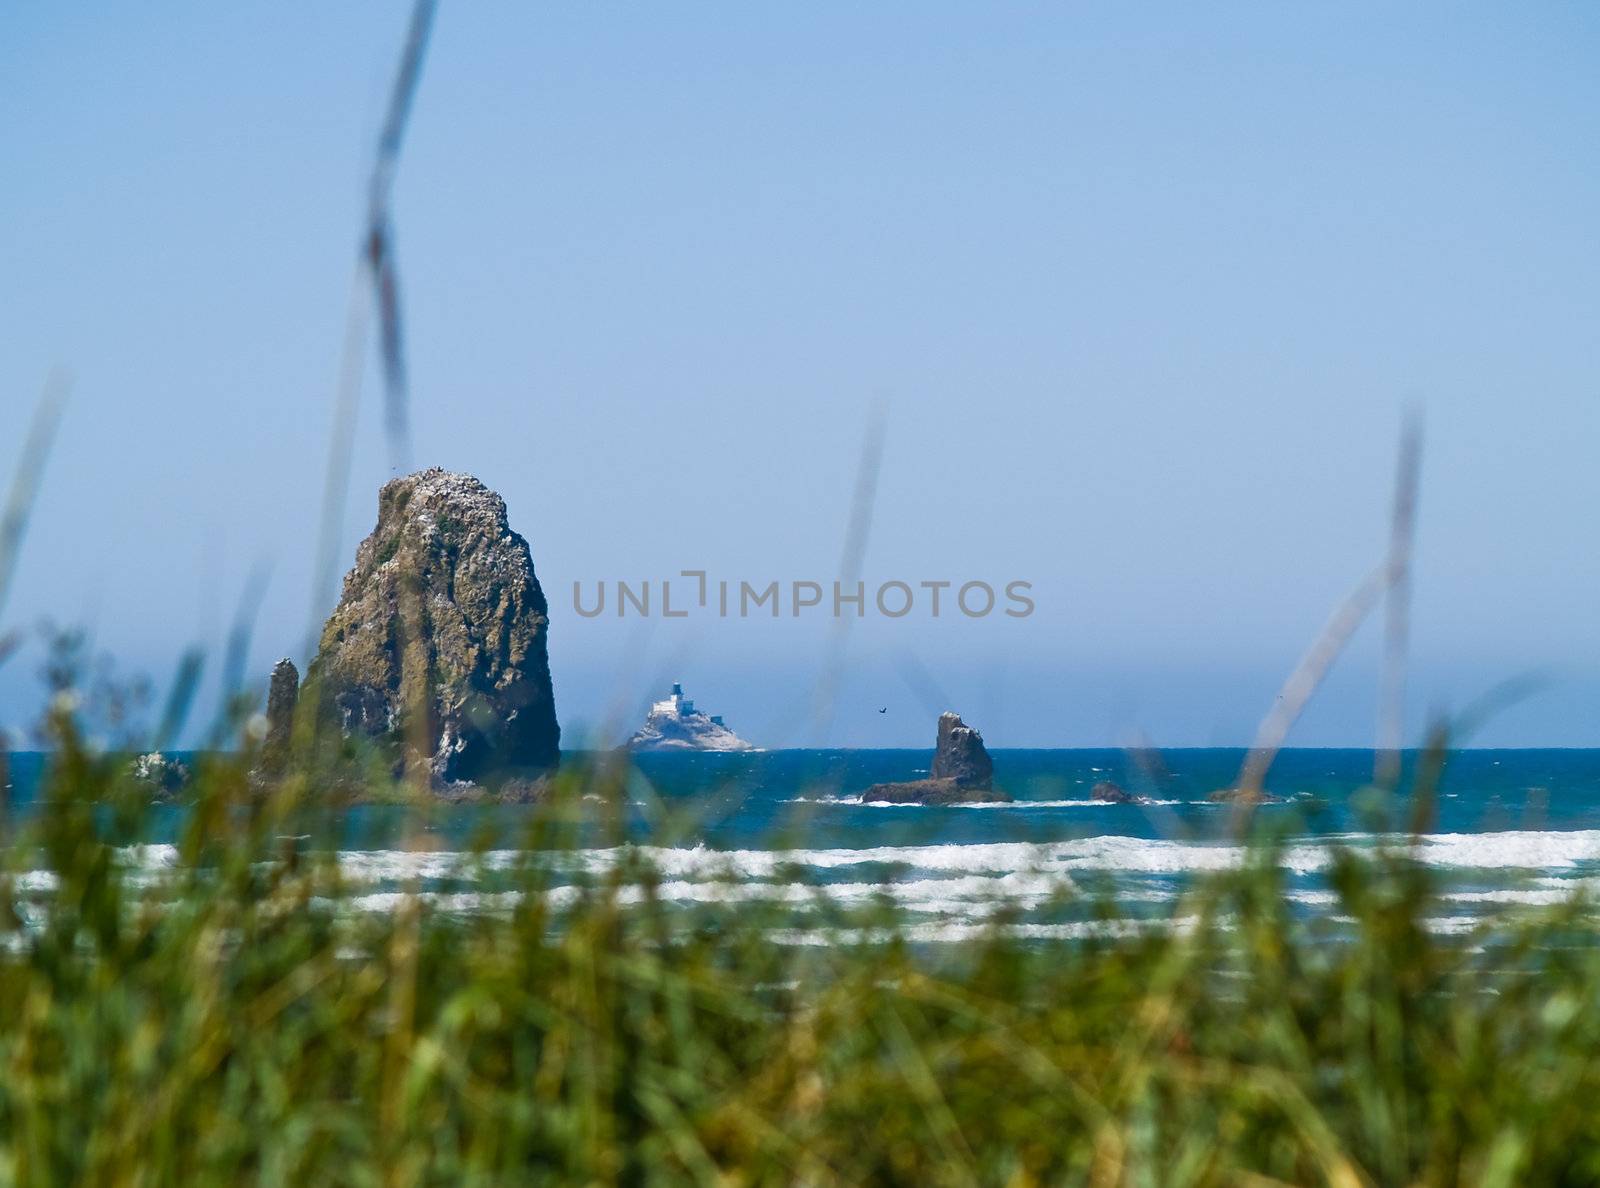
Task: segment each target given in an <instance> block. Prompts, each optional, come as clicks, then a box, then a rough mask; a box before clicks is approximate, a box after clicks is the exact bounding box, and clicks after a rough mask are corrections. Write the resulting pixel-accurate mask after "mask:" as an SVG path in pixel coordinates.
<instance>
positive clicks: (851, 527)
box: [812, 403, 886, 746]
mask: <svg viewBox="0 0 1600 1188" xmlns="http://www.w3.org/2000/svg"><path fill="white" fill-rule="evenodd" d="M885 432H886V430H885V413H884V408H883V405H882V404H881V403H880V404H877V405H875V406H874V407H873V410H872V413H871V415H870V417H869V419H868V421H867V428H866V432H865V433H864V434H863V435H862V438H861V459H860V461H859V462H858V463H857V465H856V485H855V492H854V494H853V495H852V497H851V500H850V519H849V521H848V522H847V524H846V527H845V534H844V549H843V551H842V553H841V555H840V558H839V582H840V584H841V586H842V588H843V589H844V590H845V592H847V593H848V592H849V591H850V590H852V589H853V588H854V587H855V585H856V583H857V582H858V581H860V580H861V576H862V569H863V566H864V565H865V562H866V555H867V539H868V538H869V537H870V536H871V535H872V515H873V510H874V509H875V507H876V506H877V500H878V474H879V472H880V471H881V470H882V469H883V442H884V436H885ZM865 596H866V594H865V589H864V588H863V591H862V597H865ZM849 634H850V616H849V615H847V614H844V613H843V612H842V611H841V613H839V614H837V615H835V616H834V618H833V629H832V630H831V631H830V632H829V636H828V648H827V651H826V652H825V653H824V656H823V662H822V672H821V674H820V675H819V677H818V680H817V688H816V694H815V699H814V701H813V703H812V731H813V733H814V735H815V738H814V740H813V742H812V745H817V746H822V745H826V743H827V735H828V732H829V730H831V729H832V727H833V718H834V712H835V710H836V708H837V702H838V699H839V685H840V683H841V682H842V681H843V678H844V656H845V642H846V640H847V638H848V636H849Z"/></svg>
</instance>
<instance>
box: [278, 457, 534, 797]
mask: <svg viewBox="0 0 1600 1188" xmlns="http://www.w3.org/2000/svg"><path fill="white" fill-rule="evenodd" d="M548 629H549V610H548V607H547V605H546V603H545V598H544V591H542V590H541V589H540V588H539V579H538V578H537V577H536V576H535V575H534V572H533V558H532V556H531V555H530V554H529V552H528V542H527V541H526V540H524V539H523V538H522V537H521V536H519V535H517V533H515V532H513V531H512V530H511V526H510V524H509V522H508V521H507V518H506V505H505V501H504V500H503V499H501V498H500V496H498V495H496V494H495V493H494V492H493V491H491V490H489V488H487V487H485V486H484V485H483V484H482V483H480V482H479V481H478V480H477V479H475V478H473V477H471V476H470V475H465V474H450V473H447V472H446V471H443V470H440V469H438V468H434V469H432V470H425V471H423V472H421V473H420V474H413V475H408V476H406V477H405V478H399V479H394V480H392V481H390V482H388V483H386V484H385V485H384V487H383V490H382V491H381V492H379V494H378V526H377V527H376V528H374V529H373V530H372V534H371V535H370V536H368V537H367V539H366V540H364V541H362V542H361V547H360V548H359V549H358V550H357V551H356V564H355V568H354V569H352V570H351V571H350V572H349V573H348V574H347V575H346V576H345V579H344V592H343V594H342V596H341V597H340V599H339V605H338V607H336V608H335V610H334V612H333V614H332V615H331V616H330V617H329V619H328V622H327V624H326V626H324V627H323V629H322V640H321V643H320V645H319V647H318V652H317V657H316V659H315V660H314V661H312V664H311V668H310V670H309V671H308V673H307V688H308V689H309V688H311V687H312V685H313V684H315V685H316V686H317V687H318V695H319V696H320V697H321V699H322V701H323V704H324V705H331V706H332V708H333V710H334V711H335V712H336V713H337V715H338V718H339V721H340V724H341V725H342V727H343V728H344V730H345V732H346V733H347V734H365V735H369V736H372V737H375V738H380V739H389V740H392V741H394V742H396V743H398V744H401V745H414V746H416V747H417V748H418V749H420V750H423V751H424V752H425V755H426V758H427V760H428V763H429V766H430V767H431V770H432V773H433V776H434V778H435V779H436V780H438V781H440V782H442V783H449V782H452V781H456V780H471V781H480V780H483V779H485V778H493V777H498V776H502V775H514V774H531V773H535V772H542V771H548V770H550V769H551V768H553V767H555V766H556V764H557V762H558V761H559V759H560V743H561V728H560V727H559V726H558V725H557V724H556V710H555V699H554V697H553V696H552V694H551V690H550V662H549V656H548V651H547V642H546V633H547V631H548ZM419 716H420V717H421V719H422V720H420V721H419V720H418V718H419Z"/></svg>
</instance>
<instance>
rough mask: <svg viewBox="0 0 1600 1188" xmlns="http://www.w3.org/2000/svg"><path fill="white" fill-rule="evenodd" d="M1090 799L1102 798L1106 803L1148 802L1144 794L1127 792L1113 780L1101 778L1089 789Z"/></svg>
mask: <svg viewBox="0 0 1600 1188" xmlns="http://www.w3.org/2000/svg"><path fill="white" fill-rule="evenodd" d="M1089 798H1090V799H1091V800H1103V801H1105V802H1107V803H1108V804H1148V803H1149V799H1148V798H1147V797H1144V796H1139V795H1136V794H1135V793H1132V792H1129V791H1128V790H1127V789H1126V788H1124V787H1123V786H1122V785H1121V784H1119V783H1117V782H1116V781H1115V780H1101V781H1100V782H1099V783H1098V784H1096V785H1095V786H1094V787H1093V788H1090V789H1089Z"/></svg>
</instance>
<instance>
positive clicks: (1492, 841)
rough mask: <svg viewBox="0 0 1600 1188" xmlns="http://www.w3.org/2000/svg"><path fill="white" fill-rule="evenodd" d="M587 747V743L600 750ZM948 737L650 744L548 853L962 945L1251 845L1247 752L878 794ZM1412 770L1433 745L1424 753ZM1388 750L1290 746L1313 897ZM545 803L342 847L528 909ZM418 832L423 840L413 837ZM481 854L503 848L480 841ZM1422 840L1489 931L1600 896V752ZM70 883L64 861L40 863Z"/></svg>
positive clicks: (807, 936)
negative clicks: (562, 846) (629, 862)
mask: <svg viewBox="0 0 1600 1188" xmlns="http://www.w3.org/2000/svg"><path fill="white" fill-rule="evenodd" d="M586 758H587V757H585V756H583V755H581V754H580V755H574V756H570V757H569V762H573V763H577V764H582V763H583V762H585V761H586ZM929 758H930V755H929V753H928V752H927V751H776V752H758V753H753V754H742V755H740V754H709V753H703V754H702V753H686V754H660V755H644V756H640V757H638V759H637V769H636V771H635V773H634V774H633V775H632V777H631V778H630V780H629V783H628V786H627V799H628V804H629V813H628V823H627V828H628V831H629V834H630V836H631V838H632V841H631V842H629V843H627V844H625V845H621V846H619V845H616V844H614V843H615V839H614V838H613V839H610V840H609V841H602V840H601V839H600V838H599V837H595V838H593V839H591V841H592V843H593V844H587V845H586V844H583V843H582V842H580V844H579V846H578V847H577V848H576V849H574V850H572V851H568V852H563V853H562V854H560V855H555V856H552V857H551V858H550V859H549V862H550V865H551V867H552V869H553V870H554V872H555V873H554V877H553V880H552V881H553V884H554V886H553V889H552V891H551V892H550V894H551V895H552V896H553V897H555V898H556V899H558V900H559V899H560V898H562V897H563V896H573V895H576V894H578V886H579V884H581V883H582V882H583V881H584V879H585V878H587V877H589V876H593V875H595V874H598V873H601V872H604V871H605V870H607V869H609V868H610V867H611V866H613V865H614V864H615V863H617V862H620V861H623V860H625V859H628V858H631V857H644V858H647V859H648V860H649V861H650V863H651V864H652V865H653V866H654V867H655V868H656V869H657V870H659V872H660V878H661V882H660V885H659V887H658V888H657V889H656V891H655V894H656V895H657V896H658V897H659V898H662V899H665V900H668V901H670V902H673V903H679V904H683V905H685V907H686V909H690V908H692V907H693V906H694V905H697V904H720V903H728V902H737V903H750V902H766V903H770V904H776V905H782V906H784V907H785V908H786V909H788V910H790V912H791V915H792V917H793V920H794V927H792V928H789V929H786V930H785V931H784V935H783V936H781V937H779V939H784V940H790V941H795V942H805V941H809V940H822V939H827V938H828V936H830V935H831V934H826V933H823V932H821V931H819V930H815V929H810V928H808V927H807V926H806V921H807V917H808V913H812V912H815V911H820V910H821V905H820V904H819V903H818V899H817V891H818V889H819V888H821V889H825V890H826V892H827V894H828V896H829V897H830V899H831V901H832V903H833V904H835V905H837V904H843V905H846V906H849V905H851V904H859V905H865V904H869V903H872V902H875V901H877V900H878V899H879V898H880V897H883V896H888V897H891V898H893V899H894V900H896V901H897V902H898V903H899V904H900V905H901V906H902V907H904V908H905V910H906V911H907V912H908V913H909V914H910V916H909V918H910V920H911V921H912V926H911V928H912V935H913V937H914V938H921V939H924V940H928V941H956V940H960V939H962V938H963V937H966V936H969V935H972V934H973V933H974V932H976V931H980V930H982V929H984V928H986V927H989V926H990V923H991V921H992V920H993V918H994V917H995V916H996V914H997V912H999V911H1000V909H1001V905H1002V904H1003V905H1005V908H1006V923H1005V927H1007V928H1009V929H1011V930H1012V931H1014V932H1017V933H1019V934H1020V935H1024V936H1029V935H1037V936H1051V935H1069V936H1070V935H1079V934H1082V933H1084V932H1086V931H1094V930H1101V931H1103V930H1105V929H1106V928H1108V927H1112V926H1108V925H1106V924H1104V923H1103V922H1100V921H1098V920H1097V919H1095V918H1093V917H1095V916H1097V915H1098V913H1097V912H1091V911H1089V910H1088V907H1087V905H1089V904H1090V903H1091V902H1092V901H1094V900H1096V899H1100V900H1106V899H1109V900H1114V901H1115V902H1116V906H1117V911H1118V913H1119V915H1121V916H1123V917H1125V920H1124V922H1123V923H1121V924H1118V925H1116V927H1138V926H1140V924H1141V922H1147V923H1149V924H1151V925H1159V926H1170V923H1171V916H1172V910H1173V906H1174V903H1175V902H1176V900H1177V898H1178V896H1179V895H1180V893H1181V892H1182V890H1183V889H1184V887H1185V886H1186V885H1187V884H1188V883H1189V882H1190V881H1192V879H1193V877H1194V876H1195V875H1197V874H1201V873H1204V872H1207V871H1214V870H1218V869H1224V868H1226V867H1228V866H1230V865H1232V864H1236V863H1238V862H1239V861H1240V860H1241V857H1242V853H1243V852H1242V850H1241V849H1240V847H1239V846H1238V845H1236V844H1235V843H1234V842H1233V840H1232V839H1231V838H1230V836H1229V831H1228V830H1229V822H1230V816H1231V810H1230V809H1229V807H1228V806H1219V805H1213V804H1211V803H1209V802H1207V801H1206V799H1205V797H1206V795H1207V793H1209V792H1210V791H1212V790H1213V789H1215V788H1219V787H1225V786H1227V785H1229V784H1231V783H1232V782H1233V780H1234V779H1235V777H1236V775H1237V772H1238V769H1239V765H1240V763H1241V762H1242V761H1243V758H1244V752H1242V751H1240V750H1235V749H1217V750H1177V751H1167V752H1163V753H1162V754H1161V756H1160V759H1159V763H1158V770H1157V771H1156V772H1154V773H1152V772H1151V771H1148V770H1144V769H1142V768H1141V767H1140V766H1138V765H1136V764H1135V763H1134V762H1133V761H1132V760H1131V759H1130V758H1129V756H1127V755H1126V754H1125V753H1123V752H1121V751H1116V750H997V751H995V752H994V760H995V770H996V779H997V783H998V784H999V785H1000V786H1002V787H1004V788H1005V789H1006V790H1007V791H1008V792H1009V793H1010V794H1011V795H1012V796H1014V797H1015V798H1016V799H1015V801H1014V802H1013V803H999V802H995V803H989V804H975V805H961V806H947V807H923V806H905V805H882V804H863V803H861V802H860V797H861V793H862V791H863V790H864V789H865V788H866V787H867V786H868V785H870V784H873V783H877V782H880V781H884V780H900V779H912V778H916V777H918V776H920V775H924V774H926V768H927V764H928V761H929ZM1407 758H1408V769H1409V765H1410V763H1411V762H1414V758H1415V757H1414V756H1408V757H1407ZM43 764H44V758H43V757H42V756H39V755H18V756H13V758H12V778H13V787H12V788H11V790H10V797H11V804H12V807H13V809H14V810H15V811H17V812H19V813H22V814H24V815H25V814H26V813H27V812H28V811H30V808H31V807H32V806H33V804H34V802H35V793H36V790H37V785H38V781H39V777H40V772H41V769H42V767H43ZM1371 767H1372V754H1371V752H1370V751H1358V750H1309V749H1307V750H1289V751H1285V752H1283V753H1282V754H1281V755H1280V756H1279V758H1278V760H1277V762H1276V763H1275V764H1274V766H1273V769H1272V773H1271V777H1270V778H1269V780H1268V782H1267V786H1268V788H1269V790H1271V791H1273V792H1274V793H1276V794H1278V795H1280V796H1284V797H1286V798H1287V800H1286V802H1285V803H1282V804H1274V805H1266V806H1263V807H1262V808H1260V809H1259V810H1258V821H1259V823H1260V825H1261V826H1262V827H1263V828H1266V829H1269V830H1272V831H1274V832H1276V833H1278V834H1279V835H1281V836H1282V837H1283V839H1284V846H1283V850H1282V865H1283V867H1284V871H1285V878H1286V881H1287V885H1288V887H1289V889H1290V895H1291V898H1292V899H1293V900H1294V902H1295V904H1296V905H1297V909H1298V910H1301V911H1304V912H1306V913H1317V912H1333V911H1335V910H1336V905H1335V903H1334V899H1333V896H1332V893H1331V892H1330V891H1329V890H1328V887H1327V884H1326V870H1327V866H1328V862H1329V852H1330V850H1329V847H1330V844H1338V845H1344V846H1353V847H1363V846H1372V845H1375V844H1378V842H1379V841H1380V840H1382V839H1383V837H1384V836H1386V830H1388V829H1392V828H1394V827H1395V825H1396V823H1398V822H1403V821H1404V820H1405V819H1406V813H1407V811H1408V804H1407V802H1406V799H1405V797H1404V796H1403V795H1402V796H1400V797H1396V798H1392V799H1391V800H1390V801H1387V802H1386V801H1384V800H1383V799H1382V798H1377V797H1374V796H1373V795H1372V794H1371V793H1370V791H1363V789H1364V788H1365V785H1366V784H1367V781H1368V780H1369V778H1370V775H1371ZM1105 779H1111V780H1115V781H1117V782H1118V783H1120V784H1122V785H1123V786H1124V787H1126V788H1128V789H1130V790H1132V791H1135V792H1139V793H1142V794H1144V795H1146V796H1148V797H1149V798H1150V801H1151V803H1149V804H1144V805H1113V804H1104V803H1101V802H1097V801H1094V800H1092V799H1091V798H1090V796H1089V791H1090V788H1091V787H1092V786H1093V785H1094V784H1095V783H1096V782H1098V781H1100V780H1105ZM531 811H532V810H530V809H528V808H525V807H520V806H492V807H485V806H461V807H451V808H447V809H443V810H441V811H440V812H439V813H437V814H436V816H435V819H434V820H433V821H432V822H431V823H430V825H429V828H428V830H427V832H426V833H425V834H424V835H423V837H422V838H421V840H420V842H419V841H418V839H417V837H416V836H415V833H414V831H407V829H406V825H407V814H406V812H405V810H403V809H400V808H395V807H390V806H367V807H362V808H358V809H355V810H352V811H351V812H350V813H348V814H347V817H346V819H345V821H344V823H343V830H344V836H343V838H342V840H341V841H340V842H339V843H338V845H339V847H340V861H341V864H342V866H343V868H344V871H345V873H346V874H347V875H348V876H349V878H350V879H351V880H352V882H354V883H355V884H357V885H358V886H359V887H361V889H362V890H361V894H359V895H358V897H357V898H356V900H355V905H354V906H355V907H356V908H358V909H365V910H373V911H383V910H389V909H391V908H392V907H393V906H394V905H395V904H396V903H397V902H398V901H399V899H400V897H401V896H402V895H403V894H407V893H409V891H410V890H411V889H420V891H421V893H422V894H424V895H425V896H427V897H428V898H430V899H431V900H432V901H433V902H434V903H435V904H436V905H437V906H438V907H439V908H440V909H442V910H447V911H461V912H473V911H493V910H500V909H503V908H504V907H505V906H507V897H508V896H509V895H511V894H513V892H511V891H508V890H506V889H505V887H504V886H503V885H502V884H503V878H499V879H497V877H496V874H497V872H501V871H504V870H505V869H506V868H508V867H510V866H511V865H513V864H514V863H516V862H518V861H519V860H520V859H521V854H520V852H519V851H518V850H517V849H516V847H517V846H518V845H519V844H520V839H521V838H522V836H523V830H524V828H525V826H526V824H527V822H528V820H529V814H530V812H531ZM182 815H183V810H182V809H181V808H172V807H163V808H161V809H159V810H158V811H157V812H156V813H154V814H153V816H152V820H151V823H150V833H149V836H148V837H147V838H146V839H145V841H146V843H147V844H145V845H143V846H140V847H137V848H133V849H130V851H129V852H128V855H127V861H128V862H129V863H131V864H133V865H135V866H137V867H140V868H141V872H142V876H143V877H148V878H151V879H157V878H159V877H160V872H161V871H162V870H163V869H165V868H167V867H168V866H170V865H171V864H172V863H173V862H174V861H175V860H176V852H175V850H174V849H173V848H172V846H171V844H170V843H171V842H172V841H173V839H174V838H175V837H176V835H177V831H178V829H179V828H180V827H181V822H182ZM403 835H406V836H408V842H407V846H406V848H404V849H402V848H400V839H401V838H402V836H403ZM469 849H472V850H476V851H484V850H485V849H486V852H480V853H477V854H475V855H474V854H468V853H467V851H468V850H469ZM1416 855H1417V857H1418V858H1419V859H1420V860H1421V861H1422V862H1424V863H1426V864H1428V865H1429V866H1431V867H1433V868H1434V869H1436V870H1437V871H1438V872H1439V874H1440V875H1441V879H1442V882H1443V886H1444V894H1443V895H1442V896H1441V899H1440V907H1439V911H1438V913H1437V915H1436V918H1435V919H1434V921H1433V924H1434V926H1435V927H1437V928H1439V929H1440V930H1441V931H1463V930H1470V929H1471V928H1473V927H1474V926H1475V925H1476V924H1478V923H1479V922H1481V921H1482V920H1483V919H1484V918H1485V917H1486V916H1488V915H1490V914H1492V913H1496V912H1499V911H1502V910H1505V909H1507V908H1508V907H1514V906H1515V905H1540V904H1546V903H1553V902H1558V901H1561V900H1564V899H1566V898H1568V897H1569V896H1571V895H1573V894H1574V893H1577V892H1584V893H1588V892H1591V891H1600V751H1596V750H1499V751H1493V750H1479V751H1464V752H1459V753H1457V754H1455V755H1454V756H1452V757H1451V759H1450V760H1449V762H1448V764H1447V766H1446V769H1445V772H1444V777H1443V781H1442V784H1441V787H1440V796H1439V799H1438V802H1437V809H1436V813H1435V817H1434V822H1433V824H1432V826H1431V828H1430V830H1429V832H1428V833H1427V834H1426V835H1425V836H1424V837H1423V838H1422V839H1421V842H1420V844H1419V845H1418V846H1417V848H1416ZM30 877H31V878H32V879H33V880H34V884H36V887H35V889H36V890H39V891H40V892H41V893H47V892H48V887H49V883H50V878H49V874H48V872H45V871H37V872H34V873H33V874H32V875H31V876H25V877H24V886H27V885H28V878H30Z"/></svg>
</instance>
